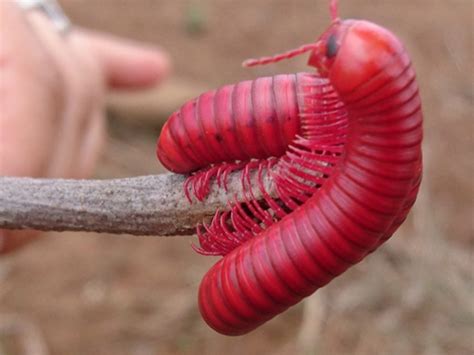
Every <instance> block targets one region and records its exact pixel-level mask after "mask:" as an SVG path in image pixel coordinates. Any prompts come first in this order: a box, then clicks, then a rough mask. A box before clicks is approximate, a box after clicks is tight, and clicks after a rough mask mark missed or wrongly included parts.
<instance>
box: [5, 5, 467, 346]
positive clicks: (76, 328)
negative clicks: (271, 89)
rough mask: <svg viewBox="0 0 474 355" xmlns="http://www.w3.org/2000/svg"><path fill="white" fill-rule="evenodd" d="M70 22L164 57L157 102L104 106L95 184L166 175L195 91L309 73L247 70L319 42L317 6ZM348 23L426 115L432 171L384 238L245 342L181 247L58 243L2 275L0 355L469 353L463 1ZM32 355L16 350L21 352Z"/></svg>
mask: <svg viewBox="0 0 474 355" xmlns="http://www.w3.org/2000/svg"><path fill="white" fill-rule="evenodd" d="M61 3H62V4H63V5H64V8H65V10H66V12H67V13H68V14H69V15H70V17H71V18H72V20H73V21H74V23H75V24H77V25H81V26H87V27H92V28H95V29H99V30H104V31H108V32H111V33H113V34H116V35H121V36H127V37H130V38H133V39H137V40H146V41H150V42H153V43H156V44H159V45H161V46H163V47H164V48H166V49H167V50H168V51H169V52H170V54H171V56H172V59H173V63H174V76H173V77H172V79H170V81H169V82H168V83H167V84H166V85H165V86H164V87H163V88H162V89H160V90H151V91H150V92H147V93H144V94H143V93H142V94H139V93H127V94H121V95H113V97H111V105H110V115H109V116H110V120H109V121H110V128H111V133H110V138H109V141H110V142H109V145H108V150H107V151H106V152H105V154H104V156H103V159H102V162H101V164H100V168H99V170H98V172H97V177H99V178H111V177H123V176H133V175H143V174H156V173H160V172H163V171H164V170H163V168H162V167H160V166H159V164H158V163H157V161H156V159H155V140H156V137H157V136H158V134H159V128H160V126H161V125H162V123H163V120H164V119H165V118H166V117H167V115H168V114H169V113H170V112H171V111H172V110H174V109H176V108H178V106H179V105H180V104H181V103H183V102H184V100H186V99H188V98H191V97H192V96H194V95H196V94H198V93H199V92H200V91H204V90H208V89H212V88H215V87H218V86H220V85H223V84H226V83H230V82H236V81H239V80H244V79H252V78H256V77H258V76H262V75H271V74H275V73H285V72H296V71H304V70H309V69H308V68H307V67H306V66H305V58H297V59H295V60H292V61H288V62H285V63H282V64H278V65H274V66H268V67H263V68H258V69H252V70H250V69H242V68H241V67H240V63H241V61H242V60H243V59H245V58H247V57H252V56H260V55H266V54H272V53H275V52H279V51H282V50H285V49H288V48H293V47H295V46H296V45H299V44H302V43H307V42H310V41H312V40H314V39H315V38H316V36H317V35H318V34H320V33H321V32H322V31H323V30H324V29H325V27H326V26H327V25H328V21H329V19H328V11H327V1H323V0H293V1H264V0H251V1H250V0H241V1H229V0H220V1H217V0H214V1H211V0H201V1H198V0H195V1H194V0H188V1H176V0H173V1H171V0H162V1H153V0H63V1H61ZM341 13H342V16H343V17H354V18H365V19H368V20H372V21H374V22H377V23H379V24H383V25H384V26H386V27H388V28H389V29H392V30H393V31H394V32H395V33H397V34H398V35H399V36H400V37H401V38H402V40H403V41H404V43H405V44H406V47H407V49H408V51H409V53H410V54H411V56H412V59H413V62H414V65H415V68H416V70H417V73H418V78H419V83H420V86H421V93H422V97H423V103H424V112H425V141H424V155H425V172H424V181H423V185H422V191H421V194H420V196H419V199H418V201H417V204H416V205H415V207H414V209H413V211H412V213H411V215H410V217H409V219H408V220H407V222H406V223H405V225H404V226H403V227H402V229H401V230H400V231H398V232H397V233H396V235H395V236H394V237H393V238H392V240H391V241H390V242H389V243H387V244H386V245H385V246H383V247H382V248H381V249H380V250H379V251H377V252H376V253H374V254H373V255H370V256H369V257H368V258H366V260H364V261H363V262H362V263H360V264H359V265H357V266H355V267H353V268H352V269H350V270H349V271H348V272H346V273H345V274H344V275H343V276H341V277H340V278H338V279H337V280H335V281H334V282H332V283H331V284H330V285H329V286H327V287H326V288H324V289H323V290H320V291H318V292H317V293H316V294H314V295H313V296H311V297H310V298H308V299H307V300H306V301H305V302H304V303H302V304H300V305H297V306H296V307H293V308H292V309H290V310H289V311H287V312H286V313H284V314H283V315H281V316H278V317H276V318H275V319H273V320H272V321H270V322H268V323H267V324H265V325H264V326H262V327H260V328H259V329H258V330H256V331H254V332H252V333H250V334H248V335H245V336H242V337H236V338H235V337H234V338H233V337H225V336H221V335H219V334H217V333H215V332H214V331H212V330H211V329H209V328H208V327H207V326H206V325H205V324H204V322H203V321H202V320H201V318H200V315H199V312H198V309H197V302H196V298H197V297H196V294H197V288H198V285H199V282H200V279H201V277H202V276H203V274H204V273H205V272H206V270H208V268H209V267H210V266H211V265H212V264H213V263H214V262H215V260H216V259H215V258H211V257H203V256H199V255H197V254H196V253H194V252H193V251H192V249H191V248H190V242H191V240H194V239H193V238H190V237H176V238H150V237H148V238H145V237H143V238H142V237H130V236H119V237H117V236H110V235H95V234H80V233H51V234H49V235H47V236H46V237H45V238H43V239H42V240H40V241H38V242H36V243H33V244H31V245H29V246H28V247H26V248H24V249H23V250H21V251H20V252H18V253H16V254H14V255H12V256H10V257H8V258H4V259H2V260H1V261H0V354H2V355H5V354H8V355H20V354H29V355H30V354H37V355H60V354H70V355H82V354H104V355H108V354H115V355H122V354H123V355H125V354H127V355H128V354H131V355H155V354H201V355H202V354H224V353H225V354H227V355H232V354H236V355H240V354H359V355H362V354H416V355H438V354H453V355H454V354H456V355H463V354H466V355H467V354H472V353H473V352H474V343H473V342H474V340H473V339H474V314H473V313H474V304H473V300H474V295H473V280H472V278H473V258H472V256H473V254H472V252H473V240H474V239H473V236H474V228H473V222H472V220H473V211H474V209H473V200H474V185H473V183H472V177H473V172H474V171H473V159H472V157H473V132H474V126H473V95H474V94H473V82H474V78H473V67H472V64H473V63H474V58H473V55H474V50H473V43H474V38H473V36H474V25H473V13H474V9H473V1H472V0H450V1H446V0H416V1H415V0H410V1H408V0H398V1H395V0H391V1H389V0H386V1H369V0H352V1H343V0H342V1H341ZM22 347H23V348H25V349H22Z"/></svg>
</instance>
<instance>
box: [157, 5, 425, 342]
mask: <svg viewBox="0 0 474 355" xmlns="http://www.w3.org/2000/svg"><path fill="white" fill-rule="evenodd" d="M331 12H332V18H333V20H332V24H331V26H330V27H329V29H328V30H327V31H326V32H325V33H324V34H323V35H322V36H321V37H320V38H319V40H317V41H316V42H315V43H314V44H309V45H304V46H302V47H300V48H298V49H295V50H292V51H289V52H286V53H283V54H280V55H277V56H274V57H264V58H261V59H257V60H249V61H246V62H245V63H244V64H245V65H246V66H253V65H258V64H267V63H273V62H276V61H278V60H281V59H285V58H290V57H293V56H295V55H299V54H301V53H304V52H308V51H310V52H311V54H310V58H309V63H308V64H309V65H311V66H314V67H316V68H317V71H318V73H298V74H289V75H277V76H274V77H267V78H259V79H256V80H253V81H243V82H240V83H238V84H235V85H228V86H224V87H222V88H220V89H218V90H215V91H211V92H207V93H205V94H202V95H201V96H199V97H198V98H196V99H195V100H191V101H189V102H188V103H186V104H185V105H184V106H183V107H182V108H181V109H180V110H178V111H177V112H175V113H174V114H173V115H172V116H171V117H170V119H169V121H168V122H167V123H166V125H165V126H164V127H163V130H162V133H161V136H160V138H159V141H158V147H157V154H158V157H159V159H160V160H161V162H162V163H163V164H164V165H165V166H166V167H167V168H168V169H170V170H172V171H174V172H178V173H190V172H195V171H197V172H196V173H194V174H193V175H192V176H191V177H190V178H189V179H188V180H187V182H186V184H185V188H186V192H187V193H188V196H189V198H191V196H190V195H189V194H190V193H194V195H195V196H196V197H197V198H198V199H199V200H202V199H204V198H205V197H206V195H207V193H208V191H209V185H210V184H211V183H213V182H214V181H217V182H218V183H219V184H221V185H222V184H223V185H225V181H226V177H227V175H228V174H229V173H230V172H232V171H234V170H241V171H242V175H241V176H242V189H243V192H244V196H245V197H244V199H243V200H241V201H237V200H236V199H235V198H231V199H230V204H229V208H228V210H226V211H222V212H220V211H218V212H216V215H215V216H214V218H213V220H212V222H211V223H210V224H209V225H204V226H199V227H198V236H199V242H200V246H199V247H196V249H197V251H198V252H200V253H202V254H211V255H224V258H223V259H221V260H220V261H218V262H217V263H216V264H215V265H214V266H213V267H212V268H211V270H209V272H208V273H207V274H206V275H205V276H204V279H203V281H202V283H201V286H200V290H199V306H200V310H201V313H202V315H203V317H204V319H205V320H206V322H207V323H208V324H209V325H210V326H211V327H212V328H214V329H215V330H217V331H219V332H221V333H224V334H229V335H238V334H244V333H246V332H249V331H250V330H252V329H254V328H256V327H257V326H259V325H260V324H262V323H264V322H266V321H267V320H269V319H271V318H272V317H274V316H275V315H277V314H279V313H280V312H282V311H284V310H285V309H287V308H288V307H290V306H292V305H294V304H296V303H297V302H299V301H300V300H301V299H302V298H304V297H306V296H308V295H310V294H312V293H313V292H314V291H315V290H316V289H318V288H319V287H322V286H324V285H325V284H327V283H328V282H329V281H331V280H332V279H333V278H334V277H336V276H337V275H339V274H341V273H342V272H344V271H345V270H346V269H347V268H348V267H349V266H351V265H353V264H355V263H357V262H358V261H360V260H362V259H363V258H364V257H365V256H366V255H367V254H368V253H370V252H371V251H373V250H374V249H376V248H377V247H378V246H379V245H381V244H382V243H383V242H384V241H386V240H387V239H388V238H389V237H390V236H391V235H392V234H393V233H394V231H395V230H396V229H397V228H398V226H399V225H400V224H401V223H402V222H403V221H404V219H405V218H406V216H407V214H408V211H409V209H410V207H411V206H412V205H413V203H414V201H415V198H416V194H417V192H418V187H419V184H420V180H421V140H422V112H421V103H420V97H419V95H418V86H417V83H416V80H415V73H414V71H413V68H412V65H411V63H410V59H409V57H408V55H407V53H406V51H405V49H404V48H403V46H402V44H401V43H400V41H399V40H398V39H397V38H396V37H395V36H394V35H393V34H392V33H390V32H389V31H387V30H386V29H384V28H382V27H379V26H377V25H375V24H373V23H370V22H367V21H355V20H340V19H339V18H338V16H337V3H336V1H334V0H333V1H332V2H331ZM199 169H203V170H199ZM252 177H253V180H252ZM269 179H270V180H271V182H272V184H273V185H272V186H273V188H274V191H273V192H272V193H270V192H269V191H268V189H267V187H266V185H264V180H265V181H267V180H269ZM254 180H255V181H256V182H255V183H254V184H252V181H254ZM256 192H258V193H259V194H258V196H261V197H260V198H258V199H257V198H256Z"/></svg>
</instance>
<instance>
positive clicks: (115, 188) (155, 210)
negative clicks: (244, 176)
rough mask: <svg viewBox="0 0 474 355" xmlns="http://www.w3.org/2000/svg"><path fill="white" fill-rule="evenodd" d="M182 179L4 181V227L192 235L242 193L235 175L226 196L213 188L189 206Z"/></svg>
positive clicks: (0, 209)
mask: <svg viewBox="0 0 474 355" xmlns="http://www.w3.org/2000/svg"><path fill="white" fill-rule="evenodd" d="M184 179H185V178H184V177H183V176H181V175H175V174H163V175H150V176H141V177H134V178H126V179H113V180H65V179H33V178H16V177H0V228H6V229H38V230H44V231H66V230H68V231H88V232H107V233H116V234H121V233H127V234H134V235H160V236H171V235H190V234H193V233H194V231H195V226H196V224H197V223H199V222H201V221H202V220H203V219H208V218H210V217H211V216H212V215H213V214H214V213H215V211H216V210H217V209H223V208H225V206H226V204H227V201H228V199H229V196H234V194H237V195H239V193H240V186H241V184H240V174H238V173H236V174H231V175H230V176H229V184H228V186H229V191H228V192H225V191H224V190H223V189H222V188H216V187H215V186H213V187H212V189H211V193H210V195H209V197H208V198H207V199H206V200H205V201H204V202H202V203H201V202H197V201H194V202H193V204H189V202H188V200H187V199H186V197H185V195H184V191H183V182H184ZM265 185H267V188H268V187H269V186H268V185H269V182H267V181H266V182H265ZM255 193H256V195H257V196H258V194H257V191H255Z"/></svg>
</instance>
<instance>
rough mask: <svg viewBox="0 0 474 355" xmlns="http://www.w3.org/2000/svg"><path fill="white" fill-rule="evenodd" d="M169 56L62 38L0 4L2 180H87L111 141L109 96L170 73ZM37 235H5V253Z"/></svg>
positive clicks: (31, 15) (36, 18)
mask: <svg viewBox="0 0 474 355" xmlns="http://www.w3.org/2000/svg"><path fill="white" fill-rule="evenodd" d="M169 68H170V64H169V59H168V56H167V54H166V53H164V52H162V51H160V50H159V49H157V48H152V47H145V46H142V45H139V44H134V43H131V42H130V41H125V40H122V39H116V38H112V37H110V36H106V35H103V34H98V33H95V32H91V31H86V30H82V29H73V30H72V31H71V32H70V33H68V34H67V35H62V34H60V33H58V32H57V31H56V30H55V28H54V27H53V25H52V23H51V22H50V21H49V20H48V19H47V18H46V17H45V16H44V15H43V14H41V13H39V12H36V11H30V12H28V13H25V12H23V11H22V10H20V9H19V8H18V7H17V6H16V4H15V3H14V2H12V1H0V175H6V176H31V177H63V178H86V177H89V176H90V175H91V174H92V173H93V170H94V167H95V164H96V162H97V159H98V156H99V153H100V151H101V148H102V146H103V144H104V141H105V116H104V103H105V93H106V92H107V90H111V89H122V88H127V89H132V88H137V89H139V88H144V87H148V86H152V85H155V84H157V83H159V82H160V81H161V80H162V79H163V78H164V77H165V76H166V75H167V74H168V72H169V70H170V69H169ZM37 234H38V232H36V231H14V232H13V231H7V230H0V254H1V253H4V252H7V251H10V250H13V249H15V248H17V247H18V246H20V245H22V244H24V243H25V242H26V241H27V240H30V239H32V238H34V237H35V236H36V235H37Z"/></svg>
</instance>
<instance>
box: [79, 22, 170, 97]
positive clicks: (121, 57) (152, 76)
mask: <svg viewBox="0 0 474 355" xmlns="http://www.w3.org/2000/svg"><path fill="white" fill-rule="evenodd" d="M76 38H77V39H78V41H80V42H83V44H84V46H86V47H88V48H90V50H91V51H92V55H94V56H96V58H97V60H98V62H99V65H100V66H101V67H102V70H103V72H104V76H105V80H106V83H107V85H108V86H109V87H110V88H117V89H134V88H145V87H150V86H153V85H156V84H158V83H159V82H161V81H162V80H163V79H164V78H165V77H166V76H167V75H168V74H169V72H170V68H171V64H170V59H169V55H168V54H167V53H166V52H165V51H163V50H161V49H160V48H158V47H154V46H151V45H144V44H140V43H137V42H133V41H131V40H125V39H121V38H116V37H113V36H111V35H106V34H101V33H98V32H93V31H88V30H80V31H78V32H77V33H76Z"/></svg>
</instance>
